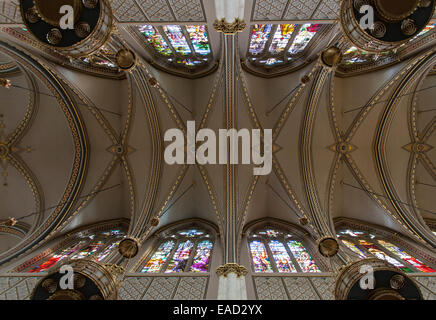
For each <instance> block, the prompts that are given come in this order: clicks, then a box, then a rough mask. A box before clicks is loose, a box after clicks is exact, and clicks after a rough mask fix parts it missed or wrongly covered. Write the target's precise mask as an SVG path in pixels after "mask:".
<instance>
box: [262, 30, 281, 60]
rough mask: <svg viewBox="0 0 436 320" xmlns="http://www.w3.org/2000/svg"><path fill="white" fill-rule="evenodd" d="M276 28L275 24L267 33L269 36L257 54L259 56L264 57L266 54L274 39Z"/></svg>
mask: <svg viewBox="0 0 436 320" xmlns="http://www.w3.org/2000/svg"><path fill="white" fill-rule="evenodd" d="M277 28H278V25H277V24H275V25H273V26H272V28H271V31H270V33H269V38H268V40H267V41H266V44H265V47H264V48H263V50H262V52H261V53H260V54H259V56H260V57H264V56H266V55H268V53H269V48H270V47H271V43H272V41H273V40H274V35H275V34H276V31H277Z"/></svg>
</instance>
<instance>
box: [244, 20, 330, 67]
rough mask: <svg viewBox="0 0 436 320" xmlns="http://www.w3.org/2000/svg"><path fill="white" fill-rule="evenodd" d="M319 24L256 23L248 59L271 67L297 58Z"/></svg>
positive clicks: (318, 27) (253, 28) (252, 32)
mask: <svg viewBox="0 0 436 320" xmlns="http://www.w3.org/2000/svg"><path fill="white" fill-rule="evenodd" d="M322 26H323V25H321V24H310V23H307V24H303V25H297V24H278V25H277V24H274V25H273V24H256V25H254V26H253V27H252V31H251V38H250V45H249V48H248V54H247V56H248V60H249V61H250V62H252V63H253V64H256V65H260V66H265V67H272V66H276V65H282V64H286V63H288V62H291V61H293V60H295V59H296V58H298V57H299V56H300V55H301V54H302V53H303V52H304V51H305V49H306V48H307V47H308V45H309V43H310V42H311V41H312V39H313V38H314V36H315V35H316V34H317V32H318V31H319V30H321V28H322Z"/></svg>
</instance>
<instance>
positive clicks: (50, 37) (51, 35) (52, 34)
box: [46, 28, 62, 46]
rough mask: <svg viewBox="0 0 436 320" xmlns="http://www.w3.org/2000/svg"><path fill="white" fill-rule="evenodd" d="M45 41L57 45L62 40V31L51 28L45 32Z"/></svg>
mask: <svg viewBox="0 0 436 320" xmlns="http://www.w3.org/2000/svg"><path fill="white" fill-rule="evenodd" d="M46 38H47V41H48V43H50V44H52V45H54V46H55V45H57V44H59V43H60V42H61V41H62V33H61V31H60V30H59V29H56V28H53V29H51V30H50V31H49V32H48V33H47V36H46Z"/></svg>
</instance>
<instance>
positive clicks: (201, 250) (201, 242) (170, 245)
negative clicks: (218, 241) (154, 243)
mask: <svg viewBox="0 0 436 320" xmlns="http://www.w3.org/2000/svg"><path fill="white" fill-rule="evenodd" d="M168 238H169V240H166V241H164V242H163V243H162V244H161V245H160V246H159V247H158V249H157V250H156V252H155V253H154V254H153V256H152V257H151V259H150V260H149V261H148V262H147V263H146V264H145V266H144V267H143V268H142V270H141V272H164V273H173V272H208V271H209V264H210V260H211V254H212V249H213V241H212V240H211V237H210V234H208V233H207V232H205V230H200V229H198V228H188V229H182V230H179V231H175V232H174V233H173V234H171V235H169V236H168Z"/></svg>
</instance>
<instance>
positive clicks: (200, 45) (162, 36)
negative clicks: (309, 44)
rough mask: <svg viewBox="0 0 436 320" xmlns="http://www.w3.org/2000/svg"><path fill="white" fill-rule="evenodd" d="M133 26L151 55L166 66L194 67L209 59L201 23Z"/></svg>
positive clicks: (209, 55) (203, 64)
mask: <svg viewBox="0 0 436 320" xmlns="http://www.w3.org/2000/svg"><path fill="white" fill-rule="evenodd" d="M135 29H136V31H137V32H139V33H140V34H141V36H142V39H145V43H146V44H147V47H148V48H149V49H151V52H152V53H153V56H154V57H155V58H158V59H160V60H161V61H164V62H165V63H167V64H169V65H172V66H175V67H186V68H189V69H196V68H200V67H204V66H207V65H209V64H210V62H211V61H212V51H211V48H210V42H209V36H208V32H207V27H206V26H205V25H186V26H180V25H164V26H159V27H155V26H152V25H141V26H137V27H135Z"/></svg>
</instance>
